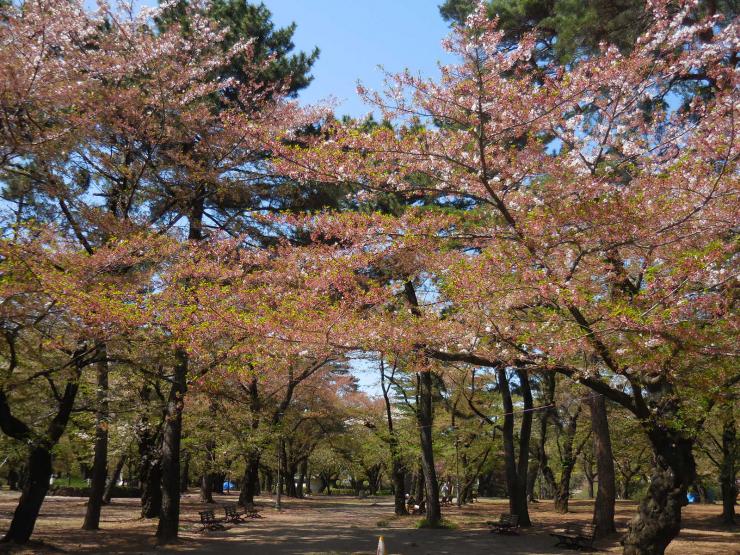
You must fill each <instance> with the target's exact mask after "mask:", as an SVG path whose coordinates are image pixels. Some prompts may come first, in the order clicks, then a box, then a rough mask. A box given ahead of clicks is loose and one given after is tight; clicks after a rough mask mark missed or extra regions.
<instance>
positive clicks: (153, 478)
mask: <svg viewBox="0 0 740 555" xmlns="http://www.w3.org/2000/svg"><path fill="white" fill-rule="evenodd" d="M139 474H140V476H141V517H142V518H156V517H158V516H159V513H160V511H161V510H162V486H161V483H162V466H161V461H160V459H159V453H158V452H155V453H152V455H151V457H148V458H147V459H145V460H142V461H141V470H140V472H139Z"/></svg>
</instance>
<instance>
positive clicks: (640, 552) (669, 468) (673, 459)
mask: <svg viewBox="0 0 740 555" xmlns="http://www.w3.org/2000/svg"><path fill="white" fill-rule="evenodd" d="M647 401H648V405H647V406H648V409H649V411H650V417H649V418H648V419H646V420H643V422H642V424H643V426H644V427H645V430H646V432H647V436H648V438H649V439H650V443H651V445H652V448H653V455H654V461H653V462H654V468H653V474H652V477H651V481H650V485H649V486H648V490H647V494H646V495H645V498H644V499H643V500H642V501H641V502H640V508H639V510H638V513H637V516H635V518H633V519H632V521H631V522H630V524H629V527H628V531H627V535H626V536H625V538H624V554H625V555H662V554H663V553H665V549H666V547H667V546H668V544H669V543H670V542H671V540H673V538H675V537H676V536H677V535H678V533H679V531H680V530H681V508H682V507H683V506H684V505H686V504H687V500H686V491H687V490H688V487H689V486H690V485H691V484H692V483H693V482H694V480H695V479H696V463H695V462H694V456H693V453H692V449H693V443H694V442H693V439H691V438H690V437H687V436H686V435H685V433H684V432H683V431H682V430H681V429H676V428H673V427H672V425H674V422H675V421H676V419H677V418H679V417H678V411H679V408H680V407H679V403H678V401H677V397H676V394H675V391H674V389H673V386H672V384H670V383H669V382H668V381H667V380H666V379H665V378H662V379H654V380H653V381H652V382H650V383H649V384H648V398H647Z"/></svg>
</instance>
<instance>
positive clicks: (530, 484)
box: [527, 460, 540, 503]
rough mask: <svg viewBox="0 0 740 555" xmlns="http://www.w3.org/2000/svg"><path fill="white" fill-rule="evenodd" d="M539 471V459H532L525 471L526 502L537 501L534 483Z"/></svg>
mask: <svg viewBox="0 0 740 555" xmlns="http://www.w3.org/2000/svg"><path fill="white" fill-rule="evenodd" d="M539 473H540V463H539V460H534V461H532V464H530V465H529V470H528V471H527V502H528V503H537V500H536V499H535V495H534V485H535V483H536V482H537V475H538V474H539Z"/></svg>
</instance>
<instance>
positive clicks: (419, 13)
mask: <svg viewBox="0 0 740 555" xmlns="http://www.w3.org/2000/svg"><path fill="white" fill-rule="evenodd" d="M263 2H264V4H265V5H266V6H267V7H268V8H269V9H270V11H272V14H273V21H274V22H275V24H276V26H280V27H282V26H285V25H288V24H290V23H291V22H293V21H294V22H295V23H296V24H297V26H298V28H297V29H296V33H295V35H294V42H295V45H296V49H299V50H304V51H310V50H311V49H312V48H313V47H314V46H318V47H319V48H320V49H321V55H320V56H319V60H318V61H317V62H316V64H315V65H314V70H313V75H314V81H313V83H311V85H310V86H309V87H308V88H307V89H306V90H304V91H302V92H301V95H300V98H301V100H303V101H304V102H307V103H312V102H317V101H320V100H322V99H325V98H327V97H329V96H333V97H336V99H337V100H338V101H339V102H340V104H339V106H338V107H337V109H336V113H337V115H344V114H349V115H352V116H356V117H357V116H362V115H364V114H366V113H367V112H369V111H370V107H368V106H367V105H365V104H364V103H363V102H362V101H361V100H360V99H359V98H358V97H357V93H356V92H355V87H356V84H357V81H358V79H359V80H361V81H362V82H363V84H365V85H366V86H368V87H369V88H371V89H380V88H382V83H383V74H382V72H381V71H380V70H379V69H378V65H382V66H384V67H385V69H386V70H388V71H390V72H395V71H400V70H402V69H404V68H406V67H408V68H409V69H411V70H413V71H414V72H420V73H421V74H422V75H425V76H429V77H436V76H437V75H438V71H437V61H438V60H443V61H445V62H447V63H449V62H450V61H451V60H450V57H449V55H446V53H445V52H444V51H443V50H442V47H441V45H440V43H441V41H442V39H443V38H444V37H445V36H446V35H447V33H448V31H449V29H448V27H447V24H446V23H445V21H443V20H442V18H441V17H440V15H439V8H438V5H439V3H440V2H441V0H396V1H392V0H263Z"/></svg>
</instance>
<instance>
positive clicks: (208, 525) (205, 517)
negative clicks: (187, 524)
mask: <svg viewBox="0 0 740 555" xmlns="http://www.w3.org/2000/svg"><path fill="white" fill-rule="evenodd" d="M198 514H199V515H200V524H201V526H203V528H201V530H200V531H201V532H205V531H206V530H226V527H225V526H224V525H223V523H222V522H221V520H220V519H218V518H216V515H215V514H213V511H211V510H208V511H200V512H199V513H198Z"/></svg>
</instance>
